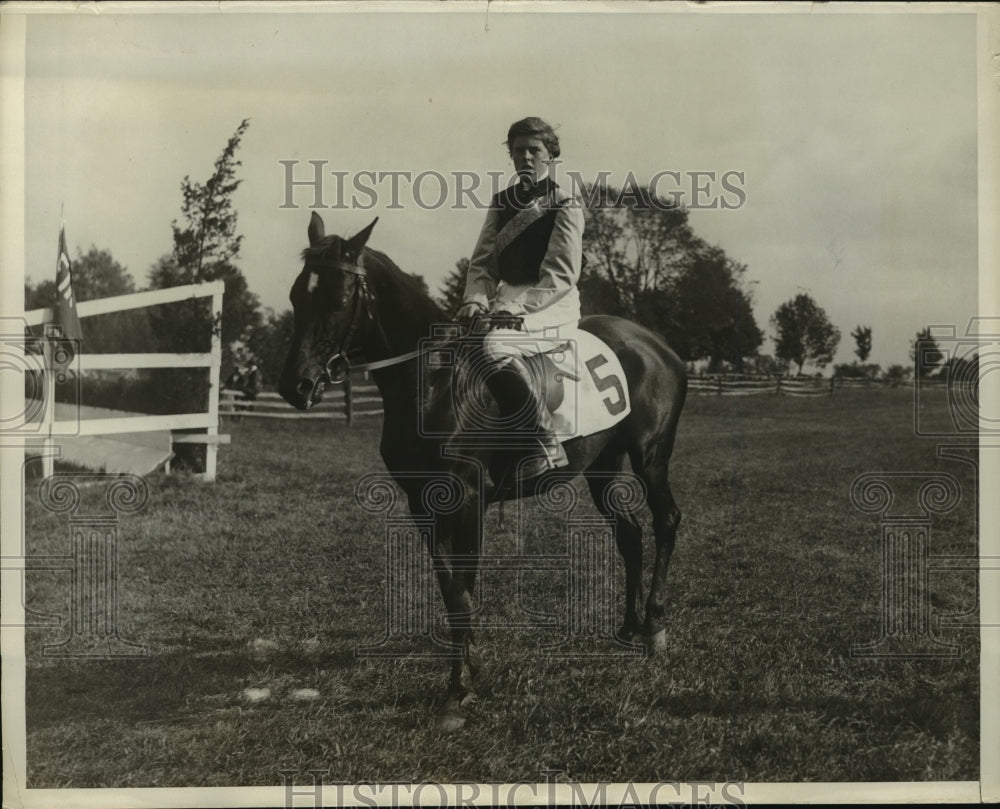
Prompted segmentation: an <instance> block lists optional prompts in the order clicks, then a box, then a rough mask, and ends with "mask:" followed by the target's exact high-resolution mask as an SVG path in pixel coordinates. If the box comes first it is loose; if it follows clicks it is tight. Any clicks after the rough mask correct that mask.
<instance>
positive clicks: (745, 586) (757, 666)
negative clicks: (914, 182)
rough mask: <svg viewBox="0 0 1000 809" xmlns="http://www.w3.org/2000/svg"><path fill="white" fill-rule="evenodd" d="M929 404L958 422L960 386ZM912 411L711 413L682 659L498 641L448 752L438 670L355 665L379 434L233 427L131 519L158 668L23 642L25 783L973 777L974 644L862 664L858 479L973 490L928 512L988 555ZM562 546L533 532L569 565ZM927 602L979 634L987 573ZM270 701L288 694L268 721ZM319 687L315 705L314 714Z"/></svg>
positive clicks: (124, 624)
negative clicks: (202, 475)
mask: <svg viewBox="0 0 1000 809" xmlns="http://www.w3.org/2000/svg"><path fill="white" fill-rule="evenodd" d="M926 408H927V415H928V416H931V415H934V416H938V417H943V415H944V414H945V400H944V395H943V393H942V394H941V397H940V399H938V400H935V401H932V402H929V403H927V404H926ZM912 410H913V408H912V392H910V391H906V390H870V391H869V390H859V391H842V392H838V393H837V395H835V396H833V397H822V398H819V399H785V398H776V397H772V396H766V397H754V398H748V399H739V398H728V397H727V398H716V397H692V398H690V399H689V402H688V405H687V409H686V412H685V414H684V416H683V417H682V419H681V426H680V433H679V437H678V442H677V449H676V453H675V456H674V462H673V467H672V470H673V471H672V475H673V481H674V487H675V488H674V490H675V495H676V497H677V500H678V503H679V505H680V507H681V509H682V511H683V512H684V519H683V523H682V525H681V530H680V534H679V539H678V545H677V550H676V553H675V555H674V561H673V565H672V568H671V583H672V587H671V592H670V599H669V606H670V619H669V624H668V652H667V654H666V656H665V657H663V658H655V659H639V660H635V659H612V658H599V659H582V658H581V659H569V660H567V659H562V658H553V657H547V656H545V655H544V654H541V653H539V651H538V647H539V645H540V643H544V642H545V641H546V638H547V637H548V636H547V635H546V632H545V631H544V630H541V629H538V630H532V631H512V630H484V631H483V632H482V633H481V634H480V644H481V648H482V652H483V657H484V668H483V672H482V674H481V677H480V681H479V689H478V690H479V696H480V700H479V703H478V705H477V707H476V708H475V710H474V712H473V714H472V717H471V719H470V721H469V723H468V724H467V726H466V728H465V729H464V731H462V732H461V733H459V734H457V735H450V736H448V735H443V734H441V733H440V732H439V731H438V730H436V729H435V727H434V723H433V716H434V712H435V710H436V707H437V702H438V700H439V698H440V697H441V695H442V692H443V687H444V684H445V679H446V666H445V665H444V664H443V663H440V662H430V663H428V662H419V661H413V660H411V661H400V660H395V661H387V662H379V661H373V660H358V659H357V658H356V657H355V655H354V650H355V648H356V647H359V646H364V645H366V644H369V643H371V642H372V641H374V640H376V639H378V638H379V636H380V635H381V634H382V630H383V626H384V622H385V617H384V615H385V610H384V595H383V588H382V584H383V581H384V577H385V567H384V564H385V563H384V559H385V550H384V545H383V540H382V537H383V525H382V524H381V523H380V522H379V518H377V517H373V516H372V515H369V514H366V513H364V512H362V511H361V510H360V509H359V507H358V506H357V505H356V504H355V502H354V498H353V486H354V482H355V481H356V480H357V479H358V478H359V477H360V476H361V475H362V474H364V473H366V472H370V471H376V470H381V469H382V466H381V461H380V459H379V457H378V454H377V449H376V447H377V436H378V430H379V426H380V425H379V424H378V423H377V421H375V420H372V421H367V420H359V422H358V423H356V424H355V426H354V427H353V429H348V428H346V427H345V426H343V425H342V424H339V423H317V422H302V423H294V422H292V423H278V424H275V423H259V422H253V421H251V420H246V421H245V422H243V423H238V424H237V423H227V428H226V431H228V432H231V433H232V436H233V443H232V445H231V446H230V447H225V448H223V449H222V451H221V452H220V475H219V480H218V482H217V483H215V484H211V485H206V484H199V483H196V482H194V481H192V480H190V479H187V478H185V477H183V476H173V477H164V476H162V475H161V476H154V477H152V478H150V479H149V481H148V482H149V486H150V494H151V496H150V501H149V503H148V505H147V506H146V507H145V509H144V510H143V511H142V512H140V513H138V514H136V515H131V516H126V517H123V518H122V522H121V525H120V528H119V537H120V539H119V566H120V575H119V631H120V634H121V635H122V637H124V638H126V639H128V640H133V641H137V642H142V643H145V644H148V646H149V655H148V656H147V657H140V658H134V659H119V660H91V661H86V660H83V661H71V660H66V659H52V658H49V657H45V656H43V655H42V654H41V648H42V645H43V644H45V643H53V642H56V641H58V640H59V639H61V638H62V637H63V636H64V635H65V634H66V630H65V629H64V628H63V629H30V630H29V631H28V634H27V650H26V651H27V675H26V676H27V729H28V785H29V786H31V787H35V788H41V787H108V786H116V787H151V786H160V787H162V786H184V785H198V786H225V785H277V784H281V783H282V780H281V776H280V775H279V771H280V770H287V769H294V770H301V771H305V770H309V769H322V770H328V771H329V775H328V776H326V779H327V781H328V782H335V781H346V782H354V781H359V780H368V781H373V782H375V781H378V782H388V781H440V782H451V781H480V782H483V781H506V782H510V781H517V780H527V781H531V782H535V781H540V780H544V779H543V776H542V775H541V772H542V771H543V770H561V771H563V773H564V775H563V776H562V778H563V779H565V780H576V781H580V782H596V781H625V780H634V781H646V782H651V781H671V780H688V779H702V780H710V781H715V780H725V779H737V780H746V781H893V780H904V781H911V780H974V779H976V778H978V772H979V741H978V739H979V665H978V661H979V647H978V632H977V631H976V630H975V629H973V628H968V629H940V628H936V629H935V634H936V636H937V637H939V638H940V639H941V640H944V641H947V642H950V643H955V644H958V645H959V646H960V649H961V656H960V657H958V658H956V659H950V660H945V659H932V660H920V659H915V660H914V659H911V660H906V659H895V658H893V659H859V658H856V657H852V656H851V654H850V651H851V647H852V644H859V643H865V642H868V641H871V640H874V639H876V638H877V637H878V635H879V630H880V620H881V619H880V615H881V612H880V610H881V606H880V605H881V600H880V599H881V583H882V582H881V545H880V527H879V518H878V516H877V515H871V514H863V513H861V512H859V511H858V510H857V509H856V508H854V507H853V506H852V504H851V500H850V487H851V483H852V481H853V480H854V479H855V478H856V477H857V476H858V475H860V474H862V473H866V472H878V471H901V472H902V471H912V472H939V473H942V472H944V473H949V474H951V475H954V476H955V477H956V478H957V480H958V482H959V483H960V485H961V487H962V493H963V497H962V500H961V503H960V504H959V505H958V507H957V508H955V509H954V510H952V511H951V512H950V513H948V514H944V515H936V516H934V517H933V521H932V532H933V533H932V539H931V553H932V554H934V555H953V556H955V555H973V554H975V553H976V521H975V514H976V504H977V498H976V495H975V485H976V482H975V473H974V468H973V466H971V465H970V464H966V463H962V462H959V461H955V460H949V459H939V458H937V457H936V443H935V441H934V440H932V439H929V438H917V437H914V432H913V426H912V425H913V412H912ZM30 492H33V490H32V489H31V488H29V493H30ZM904 494H905V493H904ZM88 496H94V497H96V496H97V494H96V493H91V494H90V495H88ZM912 499H913V498H910V500H912ZM583 507H584V506H581V508H583ZM585 507H586V508H588V509H590V508H591V506H590V505H589V501H588V502H587V503H586V505H585ZM893 508H894V509H895V510H896V513H903V512H905V511H906V510H907V509H909V510H910V511H914V510H915V502H912V503H911V502H909V501H908V500H907V498H906V497H905V496H903V494H901V495H900V498H899V502H898V503H897V504H896V505H895V506H894V507H893ZM26 512H27V515H26V517H27V529H26V535H27V542H28V552H29V554H65V553H66V552H67V550H66V549H67V544H68V539H67V518H66V516H65V515H62V516H60V515H53V514H50V513H48V512H46V511H45V510H44V509H43V508H42V507H41V506H40V505H39V504H38V502H37V500H36V499H35V498H34V496H33V494H29V498H28V502H27V503H26ZM594 513H595V514H596V512H594ZM487 530H488V539H487V546H488V548H489V549H490V550H491V551H492V552H494V553H495V552H499V551H502V550H504V549H508V550H509V549H510V548H512V547H513V546H514V542H515V537H514V536H513V535H512V532H511V531H510V529H509V527H508V530H507V531H506V532H500V531H498V530H497V528H496V514H495V512H493V511H491V513H490V514H489V515H488V525H487ZM561 530H562V527H561V526H560V525H557V524H555V522H553V521H549V523H546V524H545V525H543V526H540V527H539V530H537V531H535V532H532V535H531V536H528V537H523V538H522V540H523V542H524V544H525V547H526V548H530V549H531V552H560V551H559V549H560V548H561V549H562V550H563V551H564V550H565V539H564V538H563V537H562V535H561ZM648 533H649V532H648V521H647V535H648ZM560 543H562V544H560ZM648 558H649V554H647V560H648ZM618 567H619V568H620V564H619V565H618ZM618 575H619V585H618V588H619V589H618V592H619V593H620V592H621V582H620V570H619V571H618ZM556 579H559V577H557V576H555V577H554V576H553V575H552V574H541V573H538V574H533V573H532V574H527V575H526V577H525V581H526V582H527V583H528V590H529V594H530V597H531V598H535V599H537V602H538V604H539V605H540V606H541V607H543V608H546V607H547V608H554V607H553V605H558V604H559V603H560V598H561V597H562V591H561V590H560V588H561V587H564V586H565V583H564V581H561V580H556ZM929 581H930V603H931V609H932V614H933V615H934V616H935V617H940V616H943V615H949V614H959V613H963V612H968V611H970V610H972V614H971V615H970V616H969V619H968V622H969V623H970V624H974V622H975V608H976V601H977V595H976V581H975V575H974V574H973V573H971V572H968V571H949V572H932V573H931V575H930V580H929ZM485 586H486V585H485V584H484V587H485ZM490 586H491V587H492V588H493V589H492V590H490V591H489V593H488V598H487V599H486V604H485V605H484V609H485V614H486V616H491V615H492V616H494V617H497V616H501V617H502V616H503V614H504V613H505V611H508V610H511V609H513V607H512V604H513V602H514V599H513V598H511V592H512V588H513V582H512V577H508V579H506V580H504V579H503V577H502V576H498V577H497V580H496V581H495V582H493V583H492V584H491V585H490ZM69 588H70V580H69V574H68V573H53V572H33V573H29V574H27V603H28V605H29V606H31V607H32V608H34V609H38V610H42V611H46V612H53V613H63V612H65V611H66V606H65V605H66V604H67V603H68V600H69ZM251 687H252V688H262V689H263V688H266V689H269V690H270V694H271V696H270V698H269V699H266V700H263V701H260V702H258V703H255V704H250V703H248V701H247V700H246V699H245V697H244V694H243V692H244V689H246V688H251ZM302 688H308V689H315V690H316V692H318V696H317V697H315V698H314V699H310V700H304V701H303V700H299V699H295V693H296V689H302ZM303 777H306V776H303Z"/></svg>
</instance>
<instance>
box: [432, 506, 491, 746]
mask: <svg viewBox="0 0 1000 809" xmlns="http://www.w3.org/2000/svg"><path fill="white" fill-rule="evenodd" d="M481 537H482V512H481V509H480V506H479V503H478V500H477V501H475V502H471V501H470V502H467V503H466V504H465V505H464V506H463V507H462V508H461V509H460V511H459V512H458V513H456V514H453V515H447V516H446V517H440V518H439V519H438V520H436V530H435V539H436V541H437V542H436V544H437V546H438V547H437V548H436V549H435V551H434V564H435V568H436V570H437V575H438V582H439V584H440V586H441V593H442V595H443V596H444V602H445V607H446V608H447V611H448V624H449V627H450V629H451V642H452V646H453V650H454V654H455V657H454V659H453V660H452V664H451V676H450V678H449V681H448V690H447V692H446V694H445V700H444V705H443V706H442V708H441V714H440V717H439V725H440V727H441V728H442V729H443V730H449V731H453V730H458V729H459V728H461V727H462V726H463V725H464V724H465V720H466V718H467V715H466V709H467V708H468V707H469V706H470V705H471V704H472V702H473V701H474V700H475V692H474V691H473V681H474V680H475V677H476V674H477V673H478V672H479V668H480V664H481V661H480V657H479V650H478V648H477V646H476V638H475V627H476V625H477V623H478V615H477V609H476V603H475V598H474V596H473V594H474V593H475V589H476V575H477V573H478V568H479V549H480V547H481Z"/></svg>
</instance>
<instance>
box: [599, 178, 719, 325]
mask: <svg viewBox="0 0 1000 809" xmlns="http://www.w3.org/2000/svg"><path fill="white" fill-rule="evenodd" d="M584 197H585V206H586V207H585V211H584V213H585V218H586V223H585V227H584V232H583V251H584V256H585V258H586V263H587V265H588V267H589V268H590V272H591V273H596V274H598V275H601V276H603V277H604V278H606V279H607V281H608V286H609V287H610V290H611V292H612V294H613V295H614V299H615V300H616V302H617V305H618V307H619V308H620V310H621V312H622V314H623V315H624V316H625V317H628V318H631V319H633V320H636V321H638V322H642V319H641V318H640V317H639V314H640V309H641V308H642V307H645V308H646V310H647V311H649V308H650V300H651V299H652V298H655V297H656V296H657V295H658V294H661V293H662V292H663V291H664V290H665V288H666V286H667V282H668V281H669V280H670V279H671V278H672V277H673V276H674V275H675V274H676V273H677V272H678V271H679V270H680V269H681V268H683V267H684V266H685V264H686V259H687V258H688V257H689V253H690V251H691V250H692V249H694V248H697V247H699V246H700V241H699V240H698V239H697V238H696V237H695V236H694V233H693V232H692V231H691V228H690V226H689V225H688V214H687V211H685V210H684V209H682V208H680V207H679V206H678V205H677V204H676V203H674V202H672V201H668V200H665V199H662V198H659V197H655V196H654V195H652V194H651V193H650V192H649V190H648V189H645V188H641V187H639V186H638V185H636V184H634V183H633V184H631V185H629V186H627V187H626V188H624V189H622V190H619V189H616V188H612V187H610V186H605V185H596V186H594V185H588V186H585V187H584ZM653 308H655V307H653ZM644 325H650V326H651V325H652V324H649V323H646V324H644Z"/></svg>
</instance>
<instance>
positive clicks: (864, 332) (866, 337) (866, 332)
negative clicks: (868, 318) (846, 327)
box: [851, 326, 872, 363]
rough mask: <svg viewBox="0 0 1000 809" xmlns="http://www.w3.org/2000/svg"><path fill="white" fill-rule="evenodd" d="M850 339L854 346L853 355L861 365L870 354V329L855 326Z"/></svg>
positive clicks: (868, 327)
mask: <svg viewBox="0 0 1000 809" xmlns="http://www.w3.org/2000/svg"><path fill="white" fill-rule="evenodd" d="M851 337H853V338H854V342H855V344H856V347H855V349H854V353H855V354H857V355H858V360H859V362H862V363H863V362H864V361H865V360H866V359H868V356H869V355H870V354H871V353H872V327H871V326H855V327H854V331H852V332H851Z"/></svg>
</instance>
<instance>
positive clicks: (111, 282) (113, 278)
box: [24, 245, 156, 354]
mask: <svg viewBox="0 0 1000 809" xmlns="http://www.w3.org/2000/svg"><path fill="white" fill-rule="evenodd" d="M76 253H77V255H76V259H74V261H73V293H74V295H75V297H76V300H77V301H79V302H83V301H92V300H98V299H100V298H113V297H116V296H118V295H128V294H130V293H132V292H135V291H136V289H135V280H134V279H133V278H132V276H131V275H130V274H129V272H128V270H127V269H126V268H125V267H123V266H122V265H121V264H119V263H118V262H117V261H115V259H114V257H113V256H112V255H111V253H110V251H108V250H99V249H98V248H97V247H95V246H93V245H92V246H91V247H90V249H89V250H88V251H87V252H86V253H84V252H82V251H81V250H80V249H79V248H77V251H76ZM24 292H25V308H26V309H40V308H43V307H48V306H54V305H55V301H56V286H55V283H54V282H53V281H50V280H45V281H42V282H40V283H39V284H38V285H37V286H35V287H32V286H31V285H30V284H26V285H25V287H24ZM83 347H84V350H86V351H87V352H88V353H94V354H114V353H122V354H125V353H128V354H131V353H142V352H146V351H153V350H154V349H155V347H156V340H155V339H154V337H153V333H152V330H151V329H150V325H149V319H148V317H147V313H146V311H144V310H142V309H132V310H126V311H121V312H110V313H108V314H106V315H95V316H92V317H88V318H86V319H85V320H84V321H83Z"/></svg>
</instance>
